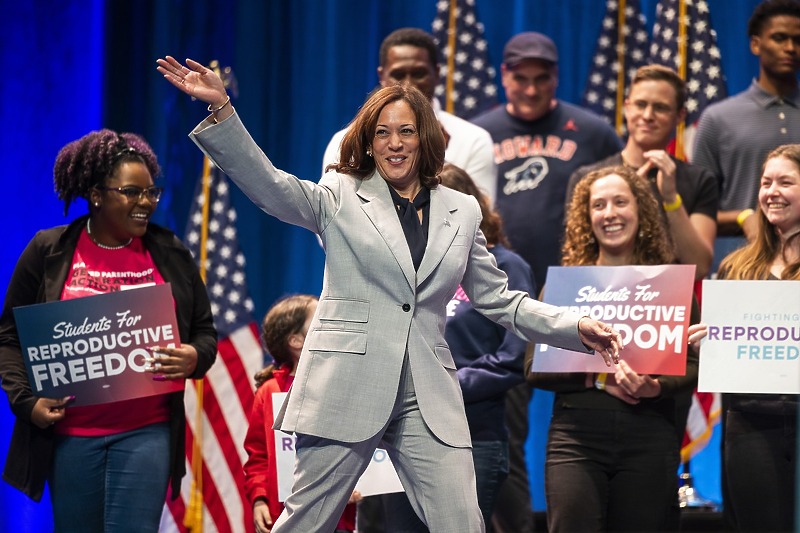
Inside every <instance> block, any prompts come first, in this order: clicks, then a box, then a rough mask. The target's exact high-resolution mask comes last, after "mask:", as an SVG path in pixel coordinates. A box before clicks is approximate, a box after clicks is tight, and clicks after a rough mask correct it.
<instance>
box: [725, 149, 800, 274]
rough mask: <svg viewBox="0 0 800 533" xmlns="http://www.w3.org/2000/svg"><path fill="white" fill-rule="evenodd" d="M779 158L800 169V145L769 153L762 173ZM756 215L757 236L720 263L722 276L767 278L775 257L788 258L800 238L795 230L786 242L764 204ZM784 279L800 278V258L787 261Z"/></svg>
mask: <svg viewBox="0 0 800 533" xmlns="http://www.w3.org/2000/svg"><path fill="white" fill-rule="evenodd" d="M776 157H783V158H785V159H788V160H789V161H791V162H792V163H794V165H795V166H796V167H797V170H798V171H800V144H784V145H782V146H779V147H777V148H775V149H774V150H773V151H771V152H770V153H769V154H767V157H766V159H764V165H762V167H761V171H762V173H763V171H764V167H766V166H767V162H769V161H770V160H771V159H775V158H776ZM755 216H756V217H757V220H758V230H757V232H756V236H755V238H754V239H753V240H752V241H750V242H748V243H747V244H745V245H744V246H743V247H741V248H739V249H738V250H736V251H734V252H732V253H731V254H730V255H728V256H727V257H726V258H725V259H723V260H722V262H721V263H720V266H719V273H720V275H719V277H720V278H724V279H739V280H746V279H767V278H769V274H770V267H771V266H772V262H773V261H774V260H775V258H776V257H778V256H780V257H782V258H783V259H784V261H786V253H785V252H786V247H787V246H789V245H790V244H791V243H794V242H796V241H797V239H800V233H795V234H794V235H791V236H789V238H788V239H787V240H786V242H785V243H784V242H782V241H781V238H780V235H778V230H777V229H776V228H775V226H773V225H772V224H770V223H769V220H767V217H766V215H765V214H764V211H762V210H761V208H760V207H759V208H758V209H757V210H756V213H755ZM781 279H793V280H797V279H800V261H794V262H792V263H787V264H786V267H785V268H784V269H783V274H782V275H781Z"/></svg>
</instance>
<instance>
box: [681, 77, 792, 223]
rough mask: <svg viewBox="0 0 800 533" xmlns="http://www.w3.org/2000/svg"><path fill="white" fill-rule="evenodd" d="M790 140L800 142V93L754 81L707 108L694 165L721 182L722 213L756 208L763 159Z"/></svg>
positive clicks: (693, 151)
mask: <svg viewBox="0 0 800 533" xmlns="http://www.w3.org/2000/svg"><path fill="white" fill-rule="evenodd" d="M791 143H800V91H797V90H795V92H794V93H793V94H791V95H790V96H788V97H786V98H781V97H778V96H775V95H774V94H770V93H768V92H766V91H765V90H764V89H762V88H761V87H760V86H759V85H758V83H757V82H756V80H753V82H752V83H751V84H750V87H749V88H748V89H747V90H746V91H744V92H741V93H739V94H737V95H734V96H731V97H730V98H726V99H725V100H723V101H721V102H718V103H716V104H713V105H711V106H709V107H708V108H707V109H706V110H705V111H704V112H703V114H702V115H701V117H700V122H699V124H698V127H697V136H696V137H695V143H694V148H693V150H692V163H694V164H697V165H700V166H703V167H706V168H707V169H709V170H710V171H711V173H712V174H714V175H715V176H716V177H717V179H718V180H719V181H720V184H721V194H720V203H719V208H720V210H721V211H734V210H740V209H747V208H749V207H756V203H757V199H758V188H759V183H760V180H761V166H762V165H763V163H764V158H765V157H766V156H767V154H768V153H769V152H770V151H772V150H773V149H774V148H777V147H778V146H780V145H782V144H791Z"/></svg>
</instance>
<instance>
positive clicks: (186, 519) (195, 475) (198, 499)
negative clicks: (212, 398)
mask: <svg viewBox="0 0 800 533" xmlns="http://www.w3.org/2000/svg"><path fill="white" fill-rule="evenodd" d="M202 179H203V221H202V223H201V224H200V277H201V278H202V280H203V283H205V281H206V258H207V256H208V248H207V242H208V209H209V205H208V204H209V203H210V200H211V198H210V188H211V161H210V160H209V158H208V156H204V157H203V177H202ZM194 386H195V395H196V396H197V407H196V410H195V415H194V420H195V422H194V427H195V431H194V440H193V442H192V487H191V490H190V492H189V504H188V505H187V507H186V513H185V514H184V516H183V525H184V526H186V527H187V528H188V529H189V531H191V532H192V533H203V388H204V380H203V379H202V378H201V379H197V380H195V382H194Z"/></svg>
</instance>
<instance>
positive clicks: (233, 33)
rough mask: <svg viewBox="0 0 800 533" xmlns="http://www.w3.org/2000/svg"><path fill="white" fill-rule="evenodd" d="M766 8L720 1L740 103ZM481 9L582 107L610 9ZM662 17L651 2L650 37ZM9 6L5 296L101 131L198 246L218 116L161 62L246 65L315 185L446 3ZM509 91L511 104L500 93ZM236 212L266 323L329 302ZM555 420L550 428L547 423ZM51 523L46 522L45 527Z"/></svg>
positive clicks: (286, 161) (241, 107)
mask: <svg viewBox="0 0 800 533" xmlns="http://www.w3.org/2000/svg"><path fill="white" fill-rule="evenodd" d="M757 3H758V1H757V0H708V5H709V6H710V10H711V15H712V21H713V24H714V26H715V28H716V30H717V32H718V38H719V45H720V49H721V52H722V63H723V67H724V69H725V74H726V76H727V79H728V90H729V93H735V92H738V91H741V90H742V89H744V88H745V87H747V85H748V84H749V83H750V80H751V79H752V78H753V77H754V76H756V75H757V73H758V64H757V61H756V59H755V58H754V57H753V56H752V55H751V54H750V52H749V48H748V39H747V37H746V23H747V19H748V18H749V15H750V13H751V11H752V9H753V8H754V7H755V5H757ZM61 4H64V5H61ZM476 4H477V11H478V15H479V17H480V19H481V20H482V22H483V23H484V25H485V27H486V37H487V39H488V43H489V56H490V58H491V60H492V61H493V62H494V63H495V64H496V65H499V63H500V61H501V58H502V49H503V45H504V43H505V42H506V40H507V39H508V38H510V37H511V36H512V35H514V34H515V33H518V32H520V31H527V30H535V31H541V32H544V33H547V34H548V35H550V36H551V37H552V38H553V39H554V41H555V42H556V44H557V45H558V47H559V51H560V56H561V61H560V65H559V72H560V76H559V89H558V96H559V97H560V98H562V99H564V100H567V101H570V102H575V103H579V102H580V100H581V96H582V92H583V85H584V83H585V80H586V76H587V75H588V71H589V66H590V61H591V57H592V53H593V51H594V46H595V40H596V39H597V36H598V34H599V31H600V21H601V19H602V16H603V14H604V10H605V2H603V1H602V0H561V1H559V2H553V1H550V0H502V1H500V2H497V1H493V0H476ZM656 4H657V1H656V0H642V7H643V12H644V13H645V15H646V17H647V19H648V24H649V25H652V22H653V19H654V14H655V6H656ZM3 8H4V9H3V13H4V16H3V18H2V22H0V30H2V35H3V38H2V45H1V46H2V48H0V58H2V60H3V62H2V65H3V66H4V71H5V80H4V82H3V84H1V85H0V95H2V96H3V98H2V100H0V101H2V102H3V111H4V113H3V117H4V126H3V128H0V136H1V137H0V141H2V142H0V147H1V148H0V149H1V150H2V151H3V152H2V155H3V161H4V163H5V164H6V167H5V168H6V172H7V173H8V174H7V175H6V177H5V178H4V179H3V184H4V186H5V189H4V190H5V193H6V202H5V204H6V205H5V206H4V209H3V210H2V212H1V213H0V217H2V221H3V222H4V227H6V228H8V231H7V232H6V239H4V246H3V255H2V257H3V259H4V260H3V261H2V262H0V286H2V287H5V286H6V285H7V283H8V279H9V278H10V275H11V271H12V269H13V265H14V263H15V262H16V258H17V257H18V256H19V254H20V253H21V251H22V249H23V248H24V246H25V244H26V243H27V242H28V240H29V239H30V238H31V237H32V236H33V234H34V233H35V231H36V230H38V229H41V228H44V227H49V226H53V225H56V224H60V223H64V222H65V221H67V220H69V219H71V218H73V217H74V216H77V215H78V214H81V213H82V212H83V211H84V209H85V208H84V206H83V205H81V204H80V203H79V204H78V205H76V206H74V207H73V209H72V212H71V213H70V216H69V217H66V218H65V217H63V216H62V207H61V204H60V203H59V202H58V201H57V200H56V198H55V195H54V194H53V189H52V181H51V180H52V170H51V169H52V165H53V161H54V158H55V155H56V153H57V151H58V149H59V148H60V147H61V146H63V145H64V144H65V143H66V142H68V141H70V140H73V139H75V138H78V137H80V136H81V135H83V134H85V133H87V132H88V131H90V130H92V129H97V128H99V127H109V128H112V129H117V130H122V131H134V132H137V133H140V134H142V135H144V136H145V137H146V138H147V139H148V140H149V141H150V142H151V144H152V145H153V147H154V149H155V150H156V152H157V153H158V155H159V159H160V162H161V164H162V167H163V170H164V175H163V178H162V185H164V186H165V188H166V193H165V195H164V197H163V200H162V202H161V205H160V206H159V209H158V211H157V215H156V221H157V222H158V223H161V224H164V225H166V226H168V227H170V228H171V229H173V230H174V231H176V233H178V234H179V235H182V234H183V232H184V228H185V226H186V218H187V216H188V211H189V206H190V204H191V195H192V194H193V190H194V185H195V180H196V179H197V177H198V176H199V174H200V168H201V156H200V152H199V151H198V150H197V149H196V148H195V147H194V146H193V144H192V143H191V141H189V139H188V138H187V137H186V134H187V133H188V131H189V130H190V129H191V128H192V126H194V124H196V123H197V122H198V121H199V120H201V119H202V118H203V117H204V116H205V109H204V106H203V105H202V104H201V103H198V102H192V101H190V99H189V98H188V97H187V96H185V95H183V94H179V93H178V92H177V91H175V90H174V89H173V88H172V87H171V86H169V85H168V84H167V83H166V82H165V81H164V80H163V79H161V77H160V75H159V74H158V73H157V72H156V70H155V59H156V58H157V57H160V56H163V55H165V54H172V55H174V56H176V57H177V58H179V59H184V58H186V57H192V58H194V59H196V60H198V61H201V62H204V63H208V62H209V61H210V60H212V59H217V60H219V62H220V63H221V64H222V65H223V66H230V67H232V68H233V70H234V72H235V74H236V77H237V79H238V82H239V88H240V91H239V95H238V97H236V98H235V99H234V105H235V106H236V108H237V110H238V111H239V112H240V113H241V115H242V117H243V118H244V120H245V123H246V124H247V126H248V128H249V129H250V131H251V133H252V135H253V137H254V138H255V139H256V141H257V142H258V143H259V144H260V145H261V146H262V147H263V148H264V150H265V152H266V153H267V154H268V155H269V156H270V157H271V158H272V160H273V161H274V162H275V163H276V165H277V166H278V167H280V168H283V169H285V170H287V171H290V172H292V173H294V174H296V175H298V176H300V177H303V178H306V179H310V180H315V181H316V180H317V179H318V178H319V175H320V173H321V159H322V153H323V151H324V149H325V146H326V144H327V142H328V140H329V139H330V137H331V135H332V134H333V133H334V132H335V131H337V130H338V129H340V128H341V127H343V126H345V125H346V124H347V122H348V120H349V119H350V118H352V116H353V115H354V114H355V112H356V110H357V109H358V107H359V105H360V104H361V103H362V101H363V99H364V97H365V96H366V95H367V93H369V91H370V90H371V89H373V88H374V86H375V84H376V83H377V75H376V68H377V62H378V47H379V44H380V42H381V40H382V38H383V37H384V36H385V35H386V34H388V33H389V32H390V31H392V30H394V29H396V28H399V27H402V26H416V27H421V28H423V29H426V30H430V25H431V21H432V20H433V18H434V15H435V11H436V7H435V0H403V1H399V0H390V1H383V2H379V1H375V0H304V1H300V2H286V1H284V0H240V1H238V2H230V1H227V0H195V1H188V0H175V1H173V2H157V1H155V0H150V1H145V0H136V1H131V2H114V1H112V0H105V1H104V0H80V1H74V2H67V3H63V2H62V3H58V2H55V3H53V2H27V3H26V2H11V1H10V0H4V1H3ZM498 90H499V91H500V96H501V100H502V99H503V95H502V90H501V88H500V85H499V80H498ZM232 200H233V202H234V204H235V207H236V210H237V212H238V214H239V217H240V219H239V221H238V228H239V236H240V239H241V244H242V248H243V252H244V254H245V257H246V258H247V262H248V265H247V275H248V283H249V286H250V289H251V292H252V297H253V300H254V301H255V306H256V309H255V316H256V318H260V317H261V316H263V314H264V312H265V311H266V309H267V308H268V307H269V305H270V304H271V303H272V302H273V301H274V300H275V299H276V298H278V297H280V296H281V295H284V294H287V293H295V292H309V293H318V292H319V290H320V288H321V279H322V266H323V254H322V251H321V250H320V248H319V246H318V244H317V242H316V239H315V238H314V237H313V236H312V235H310V234H309V233H308V232H306V231H305V230H300V229H296V228H292V227H289V226H286V225H284V224H283V223H280V222H277V221H275V220H273V219H271V218H270V217H268V216H265V215H264V214H263V213H261V212H260V211H259V210H258V209H256V208H255V207H254V206H253V205H252V204H251V203H250V202H249V201H248V200H247V199H246V198H245V197H244V196H243V195H242V194H241V193H240V192H239V191H238V189H235V188H234V191H233V196H232ZM537 396H539V394H538V393H537ZM0 403H2V407H0V453H2V455H5V450H6V449H7V445H8V440H9V438H10V428H11V425H12V422H13V417H12V416H11V415H10V413H9V412H8V408H7V404H6V402H5V401H0ZM541 416H544V417H545V422H546V416H547V413H543V414H542V415H541ZM539 423H540V422H539ZM540 425H541V423H540ZM532 431H533V432H534V435H533V437H532V439H531V443H532V444H531V446H532V447H534V446H536V447H537V448H536V450H537V451H534V452H531V453H532V454H533V455H532V456H534V457H538V456H539V455H536V454H541V442H543V440H544V439H545V438H546V436H545V434H544V429H543V427H532ZM537 440H538V441H539V442H538V443H537V442H535V441H537ZM533 468H534V469H535V467H533ZM539 469H541V466H540V467H539ZM693 470H694V471H695V473H697V471H696V470H695V468H694V467H693ZM709 475H710V478H711V480H710V482H709V486H708V488H706V487H704V486H703V485H702V482H701V480H698V481H699V482H698V485H699V488H700V490H701V491H702V492H704V494H706V495H707V496H710V497H715V495H718V488H716V489H715V483H716V485H718V479H713V478H714V475H718V474H717V473H716V472H714V471H713V468H712V472H711V473H710V474H709ZM531 481H532V485H533V488H534V490H533V496H534V500H535V501H536V507H537V508H539V509H542V508H543V505H544V503H543V502H544V500H543V494H542V483H541V479H540V477H539V475H538V473H536V472H534V475H532V480H531ZM714 491H716V492H714ZM26 501H27V500H25V498H24V497H23V496H21V495H20V494H19V493H17V492H15V491H13V490H12V489H10V488H9V487H8V486H7V485H5V484H3V485H0V530H3V531H43V530H47V529H50V528H51V526H48V524H49V523H50V522H48V520H50V518H49V503H44V504H42V505H40V506H35V505H34V506H29V505H27V504H26ZM38 517H43V518H42V519H43V520H45V522H43V523H36V522H34V521H33V520H34V519H36V518H38ZM26 528H27V529H26Z"/></svg>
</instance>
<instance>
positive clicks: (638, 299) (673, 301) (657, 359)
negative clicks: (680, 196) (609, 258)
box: [533, 265, 695, 376]
mask: <svg viewBox="0 0 800 533" xmlns="http://www.w3.org/2000/svg"><path fill="white" fill-rule="evenodd" d="M694 272H695V266H694V265H656V266H638V265H630V266H614V267H610V266H586V267H550V268H549V269H548V271H547V284H546V285H545V288H544V296H543V301H544V302H547V303H549V304H553V305H556V306H558V307H561V308H562V309H569V310H571V311H574V312H576V313H578V314H580V315H582V316H588V317H591V318H594V319H596V320H602V321H603V322H605V323H606V324H610V325H611V326H613V327H614V328H615V329H616V330H617V331H619V332H620V334H621V335H622V342H623V343H624V345H625V348H624V350H623V351H622V353H621V354H620V356H621V358H622V359H624V360H625V361H626V362H627V363H628V364H629V365H630V367H631V368H632V369H633V370H634V371H635V372H638V373H640V374H665V375H676V376H682V375H684V374H685V373H686V349H687V344H686V339H687V333H686V329H687V328H688V326H689V318H690V315H691V309H692V288H693V285H694ZM608 370H609V369H608V367H607V366H606V365H605V363H604V362H603V360H602V359H601V358H599V357H587V356H586V354H585V353H578V352H572V351H569V350H562V349H560V348H554V347H552V346H547V345H546V344H538V345H537V346H536V351H535V352H534V358H533V371H534V372H608Z"/></svg>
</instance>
